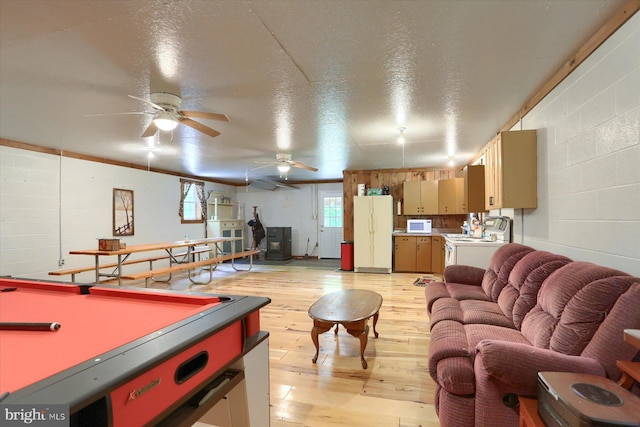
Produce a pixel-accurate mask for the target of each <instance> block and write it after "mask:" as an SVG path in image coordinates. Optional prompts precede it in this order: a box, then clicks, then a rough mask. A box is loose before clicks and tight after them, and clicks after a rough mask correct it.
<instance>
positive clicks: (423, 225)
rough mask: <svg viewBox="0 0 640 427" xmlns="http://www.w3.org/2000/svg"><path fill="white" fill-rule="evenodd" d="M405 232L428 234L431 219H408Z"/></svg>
mask: <svg viewBox="0 0 640 427" xmlns="http://www.w3.org/2000/svg"><path fill="white" fill-rule="evenodd" d="M407 233H422V234H430V233H431V220H430V219H408V220H407Z"/></svg>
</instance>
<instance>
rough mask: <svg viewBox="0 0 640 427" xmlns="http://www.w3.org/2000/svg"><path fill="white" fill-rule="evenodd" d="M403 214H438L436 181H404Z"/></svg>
mask: <svg viewBox="0 0 640 427" xmlns="http://www.w3.org/2000/svg"><path fill="white" fill-rule="evenodd" d="M403 198H404V209H403V214H404V215H436V214H438V181H405V182H404V184H403Z"/></svg>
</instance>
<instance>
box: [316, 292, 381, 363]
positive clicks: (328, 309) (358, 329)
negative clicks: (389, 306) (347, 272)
mask: <svg viewBox="0 0 640 427" xmlns="http://www.w3.org/2000/svg"><path fill="white" fill-rule="evenodd" d="M381 306H382V296H381V295H380V294H378V293H376V292H373V291H366V290H361V289H344V290H341V291H337V292H332V293H330V294H327V295H324V296H323V297H321V298H320V299H318V300H317V301H316V302H314V303H313V304H312V305H311V307H309V317H311V318H312V319H313V329H311V339H312V340H313V344H314V345H315V346H316V355H315V356H313V359H312V360H313V363H316V361H317V360H318V353H319V352H320V346H319V345H318V334H322V333H324V332H327V331H328V330H329V329H331V328H332V327H333V326H334V325H335V326H336V331H335V333H336V334H337V333H338V325H342V326H344V327H345V329H346V330H347V332H348V333H349V335H351V336H354V337H356V338H358V339H360V359H361V361H362V367H363V368H364V369H367V361H366V360H364V350H365V348H366V347H367V340H368V336H369V325H368V324H367V321H368V320H369V318H370V317H372V316H373V334H374V335H375V337H376V338H378V332H377V331H376V323H378V312H379V311H380V307H381Z"/></svg>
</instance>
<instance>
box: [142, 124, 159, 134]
mask: <svg viewBox="0 0 640 427" xmlns="http://www.w3.org/2000/svg"><path fill="white" fill-rule="evenodd" d="M156 132H158V127H157V126H156V124H155V123H153V121H151V123H150V124H149V127H148V128H147V129H146V130H145V131H144V132H143V133H142V137H143V138H146V137H148V136H153V135H155V134H156Z"/></svg>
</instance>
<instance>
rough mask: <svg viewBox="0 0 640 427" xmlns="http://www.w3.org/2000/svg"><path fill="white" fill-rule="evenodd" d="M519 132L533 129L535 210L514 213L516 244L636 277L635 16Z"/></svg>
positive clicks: (639, 58) (639, 93) (639, 129)
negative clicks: (535, 150) (535, 184)
mask: <svg viewBox="0 0 640 427" xmlns="http://www.w3.org/2000/svg"><path fill="white" fill-rule="evenodd" d="M520 128H521V127H520V124H518V125H517V126H516V127H514V130H518V129H520ZM522 129H537V130H538V208H537V209H535V210H524V211H521V210H516V211H515V212H511V215H514V229H515V235H514V240H515V241H517V242H522V243H524V244H527V245H530V246H532V247H535V248H536V249H545V250H549V251H552V252H556V253H562V254H565V255H567V256H569V257H571V258H572V259H574V260H584V261H591V262H594V263H598V264H602V265H607V266H610V267H613V268H618V269H621V270H623V271H625V272H627V273H630V274H633V275H636V276H640V14H636V15H635V16H634V17H633V18H631V19H630V20H629V21H628V22H627V23H626V24H625V25H624V26H623V27H622V28H621V29H620V30H618V31H617V32H616V33H615V34H614V35H613V36H612V37H611V38H610V39H609V40H607V41H606V42H605V43H604V44H603V45H602V46H601V47H600V48H599V49H598V50H597V51H596V52H595V53H594V54H592V55H591V56H590V57H589V58H587V60H586V61H585V62H584V63H583V64H581V65H580V66H579V67H578V69H577V70H576V71H575V72H573V73H572V74H571V75H570V76H569V77H568V78H567V79H565V81H563V82H562V83H561V84H560V85H559V86H558V87H556V88H555V89H554V90H553V91H552V92H551V94H550V95H548V96H547V97H546V98H545V99H544V100H543V101H542V102H541V103H540V104H539V105H537V106H536V107H535V108H534V109H533V110H532V111H531V112H530V113H529V114H527V115H526V116H525V117H524V118H523V120H522ZM503 213H504V212H503ZM507 214H509V212H507Z"/></svg>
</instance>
